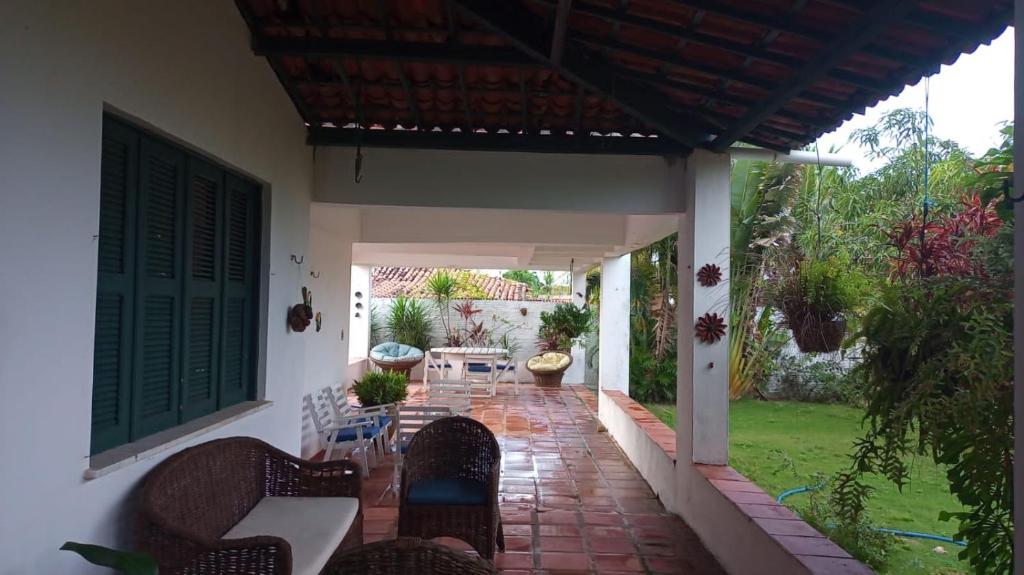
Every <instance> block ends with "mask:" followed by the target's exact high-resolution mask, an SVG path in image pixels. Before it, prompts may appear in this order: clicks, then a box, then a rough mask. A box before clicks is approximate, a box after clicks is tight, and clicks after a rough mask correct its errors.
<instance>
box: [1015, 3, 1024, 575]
mask: <svg viewBox="0 0 1024 575" xmlns="http://www.w3.org/2000/svg"><path fill="white" fill-rule="evenodd" d="M1015 5H1016V11H1015V14H1014V20H1015V23H1016V26H1015V28H1016V36H1015V49H1014V56H1015V57H1014V64H1013V85H1014V98H1013V112H1014V114H1013V115H1014V123H1015V124H1020V122H1021V120H1024V37H1022V36H1024V35H1022V31H1024V0H1017V2H1016V3H1015ZM1013 155H1014V164H1016V165H1018V166H1020V165H1024V151H1021V149H1020V148H1014V151H1013ZM1019 173H1021V174H1022V175H1020V176H1018V175H1017V174H1019ZM1013 184H1014V185H1013V189H1014V193H1015V194H1016V195H1017V196H1019V195H1020V194H1021V193H1024V173H1022V172H1014V176H1013ZM1013 268H1014V278H1015V279H1014V292H1013V293H1014V296H1013V325H1014V332H1013V342H1014V343H1013V347H1014V349H1015V350H1016V353H1015V354H1014V364H1013V365H1014V368H1013V372H1014V378H1013V413H1014V440H1013V441H1014V450H1015V451H1016V452H1017V453H1021V450H1022V449H1024V353H1022V352H1021V350H1022V349H1024V296H1022V295H1021V293H1022V292H1024V202H1018V203H1017V205H1016V206H1014V243H1013ZM1013 494H1014V496H1015V497H1014V499H1015V500H1016V501H1017V505H1015V506H1014V510H1013V518H1014V527H1015V529H1014V532H1013V542H1014V545H1013V547H1014V556H1015V557H1017V559H1018V560H1017V564H1016V568H1017V572H1018V573H1019V572H1020V571H1021V564H1022V563H1024V560H1022V559H1020V558H1021V557H1024V505H1021V504H1020V501H1021V496H1022V494H1024V465H1020V464H1018V465H1014V466H1013Z"/></svg>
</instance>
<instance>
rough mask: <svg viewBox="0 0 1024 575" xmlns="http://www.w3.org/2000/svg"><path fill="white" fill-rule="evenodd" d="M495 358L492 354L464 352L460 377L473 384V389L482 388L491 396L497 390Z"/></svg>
mask: <svg viewBox="0 0 1024 575" xmlns="http://www.w3.org/2000/svg"><path fill="white" fill-rule="evenodd" d="M497 361H498V360H497V358H496V357H494V356H493V355H473V354H466V356H465V360H464V361H463V362H462V379H463V380H465V381H469V382H470V383H471V384H473V385H472V386H473V388H474V389H478V390H483V391H484V392H485V393H486V394H487V395H488V396H490V397H493V396H494V394H495V393H496V392H497V386H496V382H497V380H496V379H495V377H494V376H495V372H496V368H497Z"/></svg>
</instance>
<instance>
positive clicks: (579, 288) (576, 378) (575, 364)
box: [562, 269, 587, 385]
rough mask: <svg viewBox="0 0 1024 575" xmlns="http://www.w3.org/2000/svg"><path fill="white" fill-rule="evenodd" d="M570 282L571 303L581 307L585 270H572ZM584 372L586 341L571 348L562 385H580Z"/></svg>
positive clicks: (585, 301)
mask: <svg viewBox="0 0 1024 575" xmlns="http://www.w3.org/2000/svg"><path fill="white" fill-rule="evenodd" d="M570 281H571V282H572V283H571V286H570V292H571V293H572V303H573V305H575V306H577V307H581V306H583V305H584V304H586V303H587V270H585V269H584V270H573V272H572V278H570ZM586 372H587V347H586V340H585V339H584V341H581V342H580V343H578V344H576V345H575V346H573V348H572V365H570V366H569V369H567V370H565V376H564V377H563V378H562V383H568V384H580V385H582V384H583V383H584V382H585V380H586Z"/></svg>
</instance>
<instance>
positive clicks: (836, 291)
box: [776, 257, 867, 353]
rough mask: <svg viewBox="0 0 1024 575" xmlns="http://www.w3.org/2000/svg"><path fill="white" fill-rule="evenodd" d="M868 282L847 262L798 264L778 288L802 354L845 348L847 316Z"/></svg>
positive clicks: (794, 337) (789, 323)
mask: <svg viewBox="0 0 1024 575" xmlns="http://www.w3.org/2000/svg"><path fill="white" fill-rule="evenodd" d="M866 282H867V280H866V278H865V277H864V276H863V274H861V273H860V272H858V271H856V270H855V269H853V268H852V267H851V266H850V262H849V261H847V260H846V259H845V258H841V257H830V258H827V259H821V260H818V259H815V260H803V261H800V262H798V263H797V265H796V266H795V268H794V269H793V270H792V273H791V274H790V275H789V277H786V278H783V279H782V281H781V282H780V283H779V284H778V285H779V287H778V290H777V293H776V300H777V303H778V305H779V308H780V309H781V310H782V314H783V316H784V317H785V320H786V325H788V326H789V329H790V330H791V331H792V332H793V339H794V340H796V344H797V347H799V348H800V351H802V352H804V353H811V352H833V351H837V350H838V349H839V348H840V347H841V346H842V343H843V339H844V338H845V337H846V326H847V316H848V315H849V314H850V313H851V312H852V311H853V309H854V308H856V307H857V306H858V305H859V304H860V301H861V298H862V295H863V293H864V290H865V284H866Z"/></svg>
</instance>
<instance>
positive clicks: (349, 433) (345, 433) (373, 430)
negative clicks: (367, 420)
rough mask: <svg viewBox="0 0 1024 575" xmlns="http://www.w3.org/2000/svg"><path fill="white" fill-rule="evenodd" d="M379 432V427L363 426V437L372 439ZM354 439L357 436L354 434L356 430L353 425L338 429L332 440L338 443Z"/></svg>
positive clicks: (357, 437)
mask: <svg viewBox="0 0 1024 575" xmlns="http://www.w3.org/2000/svg"><path fill="white" fill-rule="evenodd" d="M379 433H380V428H379V427H377V426H375V425H373V426H366V427H364V428H363V439H373V438H374V437H377V435H378V434H379ZM356 439H359V436H358V435H356V430H355V428H354V427H350V428H348V429H342V430H339V431H338V432H337V433H335V434H334V441H336V442H338V443H343V442H345V441H355V440H356Z"/></svg>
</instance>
